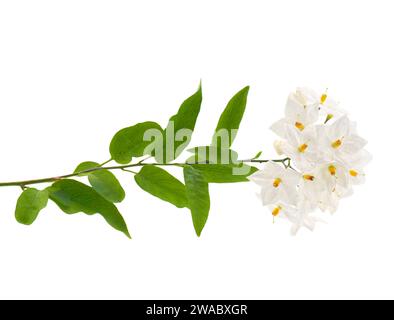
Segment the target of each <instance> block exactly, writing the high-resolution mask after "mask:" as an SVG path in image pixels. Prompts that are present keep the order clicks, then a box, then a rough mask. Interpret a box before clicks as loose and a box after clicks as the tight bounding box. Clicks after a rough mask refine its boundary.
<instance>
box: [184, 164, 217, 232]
mask: <svg viewBox="0 0 394 320" xmlns="http://www.w3.org/2000/svg"><path fill="white" fill-rule="evenodd" d="M183 174H184V177H185V185H186V196H187V199H188V202H189V208H190V211H191V214H192V219H193V225H194V230H195V231H196V234H197V236H200V235H201V232H202V230H203V229H204V226H205V224H206V222H207V219H208V215H209V209H210V199H209V186H208V183H207V182H206V181H205V179H204V176H203V175H202V173H201V172H200V171H198V170H196V169H194V168H192V167H191V166H186V167H185V168H184V169H183Z"/></svg>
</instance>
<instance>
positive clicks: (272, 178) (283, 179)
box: [249, 161, 300, 205]
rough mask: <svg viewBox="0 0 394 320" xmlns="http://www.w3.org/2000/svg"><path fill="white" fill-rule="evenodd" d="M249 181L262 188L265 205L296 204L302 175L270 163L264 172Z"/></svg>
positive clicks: (256, 174) (257, 173)
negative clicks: (278, 203)
mask: <svg viewBox="0 0 394 320" xmlns="http://www.w3.org/2000/svg"><path fill="white" fill-rule="evenodd" d="M249 179H250V180H251V181H253V182H255V183H257V184H258V185H260V186H261V187H262V188H261V199H262V201H263V204H264V205H269V204H275V203H277V202H283V203H286V204H289V205H292V204H296V203H297V198H298V193H297V189H296V188H297V185H298V182H299V181H300V175H299V173H297V172H296V171H294V170H292V169H289V168H288V169H285V168H284V167H283V166H282V165H280V164H278V163H275V162H272V161H269V162H268V163H267V164H266V165H265V167H264V169H263V170H260V171H257V172H256V173H254V174H253V175H251V176H250V177H249Z"/></svg>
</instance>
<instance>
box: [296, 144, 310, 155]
mask: <svg viewBox="0 0 394 320" xmlns="http://www.w3.org/2000/svg"><path fill="white" fill-rule="evenodd" d="M307 148H308V145H307V144H305V143H304V144H302V145H300V146H299V147H298V151H299V152H301V153H303V152H305V150H306V149H307Z"/></svg>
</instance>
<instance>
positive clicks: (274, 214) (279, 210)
mask: <svg viewBox="0 0 394 320" xmlns="http://www.w3.org/2000/svg"><path fill="white" fill-rule="evenodd" d="M281 210H282V207H281V206H277V207H276V208H275V209H274V210H272V215H273V216H274V217H276V216H278V214H279V213H280V212H281Z"/></svg>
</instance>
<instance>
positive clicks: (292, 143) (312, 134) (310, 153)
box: [282, 126, 320, 171]
mask: <svg viewBox="0 0 394 320" xmlns="http://www.w3.org/2000/svg"><path fill="white" fill-rule="evenodd" d="M285 137H286V143H284V144H283V146H282V150H283V153H284V154H285V155H286V156H288V157H289V158H290V159H291V160H292V161H293V162H294V164H295V165H296V166H297V168H298V169H300V170H302V171H303V170H310V169H311V168H313V167H315V166H316V163H317V162H318V161H319V156H320V155H319V149H318V141H317V136H316V130H315V127H308V128H306V129H305V130H303V131H299V130H297V129H294V128H293V127H290V126H287V127H286V136H285Z"/></svg>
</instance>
